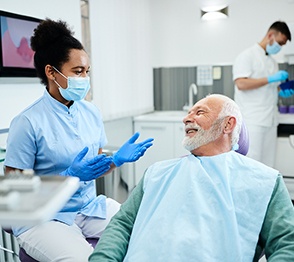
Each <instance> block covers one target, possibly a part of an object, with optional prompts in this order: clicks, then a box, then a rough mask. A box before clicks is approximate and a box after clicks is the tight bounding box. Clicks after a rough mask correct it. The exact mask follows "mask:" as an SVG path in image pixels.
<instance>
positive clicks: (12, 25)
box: [0, 11, 41, 77]
mask: <svg viewBox="0 0 294 262" xmlns="http://www.w3.org/2000/svg"><path fill="white" fill-rule="evenodd" d="M40 21H41V20H40V19H38V18H34V17H28V16H23V15H18V14H12V13H8V12H4V11H0V30H1V41H0V46H1V52H0V53H1V60H0V77H1V76H4V77H5V76H9V77H34V76H36V71H35V69H34V51H33V50H32V49H31V47H30V38H31V36H32V35H33V32H34V29H35V28H36V27H37V26H38V24H39V23H40Z"/></svg>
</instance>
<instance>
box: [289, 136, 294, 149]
mask: <svg viewBox="0 0 294 262" xmlns="http://www.w3.org/2000/svg"><path fill="white" fill-rule="evenodd" d="M289 141H290V145H291V146H292V147H293V148H294V135H290V136H289Z"/></svg>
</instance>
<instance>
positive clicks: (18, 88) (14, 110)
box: [0, 0, 82, 144]
mask: <svg viewBox="0 0 294 262" xmlns="http://www.w3.org/2000/svg"><path fill="white" fill-rule="evenodd" d="M0 9H1V10H3V11H7V12H11V13H16V14H22V15H27V16H33V17H37V18H40V19H45V18H46V17H48V18H51V19H54V20H56V19H62V20H64V21H66V22H68V24H69V25H70V26H72V29H73V31H74V32H75V36H76V37H77V38H78V39H81V35H82V34H81V12H80V0H62V1H60V0H50V1H40V0H26V1H25V2H23V1H21V0H9V1H7V0H0ZM43 91H44V86H43V85H41V84H39V81H38V79H36V78H33V79H13V78H0V129H2V128H8V127H9V124H10V121H11V119H12V118H13V117H14V116H15V115H16V114H18V113H19V112H20V111H21V110H23V109H24V108H25V107H27V106H28V105H30V104H31V103H32V102H33V101H35V100H36V99H37V98H39V97H40V96H41V95H42V94H43ZM0 144H1V137H0Z"/></svg>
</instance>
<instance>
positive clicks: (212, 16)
mask: <svg viewBox="0 0 294 262" xmlns="http://www.w3.org/2000/svg"><path fill="white" fill-rule="evenodd" d="M228 9H229V7H228V6H221V7H220V6H208V7H203V8H201V19H202V20H205V21H208V20H216V19H225V18H228Z"/></svg>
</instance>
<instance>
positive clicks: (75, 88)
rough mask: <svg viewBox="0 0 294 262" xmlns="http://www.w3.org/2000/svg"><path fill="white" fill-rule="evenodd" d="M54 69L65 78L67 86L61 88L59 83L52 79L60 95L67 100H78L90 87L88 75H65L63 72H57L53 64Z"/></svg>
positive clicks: (82, 97) (83, 96)
mask: <svg viewBox="0 0 294 262" xmlns="http://www.w3.org/2000/svg"><path fill="white" fill-rule="evenodd" d="M53 68H54V70H56V72H58V73H59V74H60V75H62V76H63V77H64V78H65V79H67V88H62V87H61V86H60V84H58V83H57V82H56V80H54V82H55V83H56V84H57V85H58V87H59V92H60V94H61V95H62V97H63V98H64V99H66V100H68V101H78V100H82V99H84V98H85V96H86V95H87V93H88V91H89V89H90V77H89V76H87V77H71V76H68V77H66V76H65V75H64V74H62V73H61V72H59V70H57V69H56V68H55V67H54V66H53Z"/></svg>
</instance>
